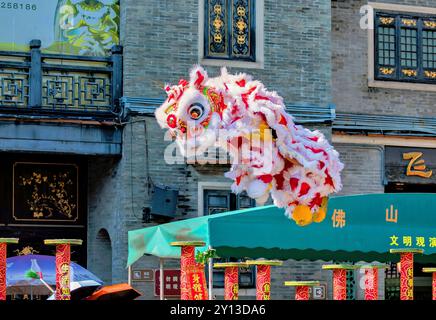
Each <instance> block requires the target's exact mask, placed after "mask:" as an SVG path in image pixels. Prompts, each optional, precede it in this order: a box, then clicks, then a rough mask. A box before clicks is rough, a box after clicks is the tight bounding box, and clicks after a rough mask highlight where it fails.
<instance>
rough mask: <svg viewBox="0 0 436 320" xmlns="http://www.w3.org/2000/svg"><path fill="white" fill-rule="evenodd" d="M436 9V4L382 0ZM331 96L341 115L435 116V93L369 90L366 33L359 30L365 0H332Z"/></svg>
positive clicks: (430, 2) (403, 0) (404, 0)
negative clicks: (342, 113) (360, 11)
mask: <svg viewBox="0 0 436 320" xmlns="http://www.w3.org/2000/svg"><path fill="white" fill-rule="evenodd" d="M380 2H383V3H395V4H401V5H411V6H424V7H433V8H434V7H436V1H434V0H428V1H417V0H415V1H407V0H383V1H380ZM331 3H332V95H333V103H334V104H336V107H337V111H338V112H347V113H363V114H383V115H386V114H392V115H394V114H396V115H410V116H434V101H435V99H436V92H425V91H412V90H398V89H381V88H368V41H367V39H368V38H367V30H363V29H361V28H360V25H359V22H360V19H361V14H360V13H359V10H360V8H361V6H363V5H366V4H367V3H368V2H367V1H364V0H332V1H331Z"/></svg>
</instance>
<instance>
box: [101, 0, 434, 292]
mask: <svg viewBox="0 0 436 320" xmlns="http://www.w3.org/2000/svg"><path fill="white" fill-rule="evenodd" d="M368 4H369V5H373V7H374V9H375V10H382V11H383V10H387V11H389V12H390V11H392V12H400V13H401V12H403V13H407V12H409V11H412V12H414V11H416V12H421V13H420V14H430V15H431V14H434V8H436V3H435V2H434V1H413V2H410V1H407V0H406V1H383V3H382V4H377V3H375V4H372V3H368V2H366V1H360V0H359V1H358V0H355V1H354V0H353V1H340V0H338V1H334V0H333V1H310V2H309V1H292V2H288V1H268V0H264V1H257V3H256V6H257V10H258V11H257V12H256V13H258V14H260V15H261V16H262V18H263V19H260V20H256V21H257V22H258V23H260V24H261V27H260V28H258V27H259V25H257V26H256V28H258V29H256V31H257V32H258V34H261V36H262V38H263V40H262V42H263V43H262V44H263V49H262V51H263V52H262V56H261V57H260V58H259V59H258V60H257V61H256V63H257V64H256V63H252V64H249V63H248V64H247V63H239V64H238V62H235V61H225V60H224V61H223V60H220V61H217V60H215V61H213V60H207V59H204V57H203V56H202V48H201V46H202V44H203V41H204V34H203V30H202V28H204V18H203V15H204V11H203V10H204V1H201V0H200V1H186V2H184V3H183V4H182V3H180V4H179V3H174V2H171V1H160V2H147V3H141V4H139V3H137V2H134V1H127V0H126V1H123V3H122V13H123V15H122V17H123V19H122V26H121V39H122V44H123V46H124V97H125V102H126V104H125V105H126V108H127V109H128V110H130V118H129V122H128V124H126V127H125V132H124V150H123V159H122V161H121V162H123V163H125V164H126V166H127V167H128V168H129V169H130V168H133V170H135V168H136V169H138V168H141V166H144V163H147V164H148V165H147V166H146V168H143V171H140V172H137V171H134V172H135V174H134V178H135V179H133V182H128V179H129V178H128V177H127V176H126V178H125V183H126V185H128V186H131V185H134V186H135V187H136V188H132V189H131V190H132V193H131V194H130V196H132V195H133V199H134V201H132V202H131V203H129V200H128V199H127V198H128V196H126V199H125V201H126V202H125V206H127V207H124V210H126V211H127V212H129V213H127V212H126V213H127V214H129V215H130V214H131V215H130V216H129V217H130V218H129V219H130V221H129V226H128V227H127V225H126V229H125V230H128V229H129V228H139V227H144V226H150V225H153V223H151V224H141V223H140V220H141V213H142V212H141V208H142V207H149V206H150V201H151V194H150V190H149V189H150V188H151V187H152V185H153V184H162V185H166V186H171V187H173V188H175V189H177V190H179V195H178V206H177V212H176V217H175V219H185V218H190V217H196V216H197V215H198V213H199V212H202V211H203V208H202V206H203V203H200V202H201V201H200V200H201V199H199V198H202V197H201V195H200V194H201V191H202V190H203V189H205V188H211V189H213V188H216V189H226V188H228V187H227V186H228V185H229V181H227V180H226V179H225V178H223V172H224V171H225V170H226V168H225V166H224V167H223V166H214V165H205V166H199V165H187V164H178V165H172V166H170V167H169V166H167V165H166V164H165V163H164V161H163V154H164V152H165V151H164V149H165V147H166V146H167V145H168V144H169V143H170V142H168V141H167V142H166V143H163V142H162V141H163V140H164V138H163V132H162V131H161V130H160V129H159V128H158V126H157V123H156V121H155V119H154V118H153V114H152V111H153V110H154V108H155V107H156V106H158V105H159V103H158V101H161V100H162V99H163V98H164V95H163V91H162V86H163V84H164V83H166V82H172V83H176V82H177V81H178V80H179V79H180V78H182V77H187V73H188V70H189V69H190V67H191V66H192V65H193V64H197V63H201V64H202V65H204V66H205V67H206V68H207V71H208V73H209V75H211V76H215V75H217V74H218V72H219V67H220V66H227V68H228V69H229V71H230V72H247V73H250V74H252V75H253V76H254V78H256V79H259V80H261V81H262V82H263V83H265V85H266V86H267V87H268V88H271V89H274V90H276V91H277V92H278V93H279V94H280V95H281V96H283V97H284V99H285V102H286V103H287V104H288V105H290V106H292V105H299V106H306V107H307V108H306V109H305V112H306V113H307V114H308V115H310V113H311V110H312V112H314V111H313V110H315V109H316V108H317V107H318V108H319V107H321V108H322V107H326V106H329V105H330V104H333V105H334V107H332V108H334V109H335V116H334V117H332V118H331V120H332V121H325V122H323V123H316V122H314V123H308V124H306V125H307V126H309V127H311V128H321V129H322V130H323V132H325V133H326V134H327V136H329V137H330V138H331V139H332V142H333V144H334V146H335V148H336V149H337V150H338V151H339V152H340V154H341V160H342V161H343V162H344V164H345V169H344V171H343V184H344V188H343V190H342V191H341V193H340V194H341V195H349V194H358V193H384V192H397V191H398V190H394V189H389V188H388V187H387V185H388V183H390V182H389V181H387V179H386V168H385V148H386V147H388V148H389V147H391V146H401V147H407V148H412V149H413V148H416V147H426V148H431V147H433V143H434V142H433V140H432V138H431V137H429V134H427V133H428V130H427V132H424V131H425V130H424V129H423V130H421V131H419V129H416V130H410V127H408V124H410V122H411V121H412V122H413V121H420V120H421V121H425V120H429V119H430V120H431V119H432V116H433V113H434V111H433V109H432V102H433V101H434V95H435V93H434V92H433V91H434V90H433V89H432V87H431V86H430V87H429V86H428V85H427V86H426V85H423V84H414V85H412V87H413V89H414V90H405V89H404V87H402V86H407V85H408V84H407V82H403V83H400V85H398V83H397V82H395V81H392V82H387V81H384V83H380V82H378V83H376V84H374V79H371V72H370V69H371V68H374V66H373V65H371V63H370V62H368V59H369V56H370V55H371V50H374V48H373V47H371V45H370V44H369V43H370V42H371V40H370V41H368V39H371V38H370V37H371V35H370V33H369V31H368V29H367V28H366V27H365V25H363V27H362V19H364V18H365V15H366V14H368V11H367V10H368V9H367V7H365V6H367V5H368ZM398 5H399V6H398ZM259 8H260V9H259ZM380 8H381V9H380ZM426 8H427V9H428V10H426ZM372 18H373V17H372ZM372 18H370V19H372ZM257 19H258V17H257ZM372 37H374V35H373V36H372ZM257 49H258V48H257ZM139 70H140V71H139ZM376 82H377V81H376ZM409 87H410V86H409ZM290 110H291V111H290V112H291V113H292V110H295V109H292V108H291V109H290ZM295 115H296V117H297V119H298V116H299V114H298V112H296V114H295ZM386 117H387V118H386ZM408 117H409V118H408ZM408 119H409V120H408ZM429 125H431V124H429ZM411 131H412V134H411ZM132 133H133V134H132ZM424 136H425V138H423V137H424ZM141 139H144V140H141ZM129 146H130V147H129ZM132 155H138V157H135V156H132ZM406 165H407V163H406ZM123 175H124V173H123ZM130 179H132V178H130ZM389 185H391V184H389ZM199 188H200V192H199ZM203 191H204V190H203ZM109 205H110V204H108V206H109ZM132 208H134V210H132ZM108 212H110V210H109V211H108ZM135 220H136V222H135ZM108 221H110V220H108ZM135 223H136V225H135ZM96 225H98V223H96ZM117 227H119V226H117ZM97 229H98V228H97ZM123 237H124V236H123ZM123 241H125V239H124V240H123ZM123 246H125V242H124V244H123ZM96 250H97V248H96ZM117 256H118V257H120V256H123V254H120V253H117ZM321 264H322V262H307V261H306V262H305V261H292V260H290V261H286V262H285V265H284V267H282V268H277V269H276V270H274V272H273V280H272V298H274V299H288V298H289V296H290V295H291V294H292V291H291V290H289V289H287V288H284V287H283V286H282V282H283V281H284V280H285V279H287V278H289V277H295V278H296V279H308V278H316V279H321V280H322V281H324V282H325V284H326V285H327V296H328V297H331V283H330V275H329V274H326V273H325V272H321V268H320V265H321ZM157 267H158V261H157V260H156V259H154V258H152V257H144V259H142V260H141V261H140V262H138V263H136V264H135V265H134V269H156V268H157ZM166 267H168V268H172V267H173V268H177V261H167V262H166ZM125 272H126V271H125V270H124V275H125ZM384 278H385V275H384V274H383V273H381V274H380V280H381V281H380V284H381V285H380V287H379V291H380V292H379V294H380V298H382V299H383V298H384V295H385V288H384V283H385V282H384ZM419 281H420V280H419ZM422 281H423V282H425V281H426V280H422ZM360 282H361V275H360V274H359V273H358V272H356V274H355V275H354V283H355V286H354V287H355V290H354V291H355V293H354V296H355V298H357V299H362V298H363V297H362V290H361V284H360ZM134 284H135V285H136V286H137V287H138V288H139V289H140V290H141V291H142V292H143V294H144V298H146V299H150V298H156V297H155V295H154V287H153V283H150V282H137V283H135V282H134ZM221 291H222V290H221ZM221 291H220V289H218V290H217V295H218V297H219V295H220V292H221ZM241 294H242V296H243V297H245V298H250V297H253V296H254V290H253V289H246V290H245V289H244V290H242V292H241Z"/></svg>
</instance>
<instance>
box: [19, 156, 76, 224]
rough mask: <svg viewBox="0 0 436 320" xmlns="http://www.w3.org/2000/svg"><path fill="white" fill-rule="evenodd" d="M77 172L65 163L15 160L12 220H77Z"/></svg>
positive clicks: (73, 166) (74, 167) (72, 166)
mask: <svg viewBox="0 0 436 320" xmlns="http://www.w3.org/2000/svg"><path fill="white" fill-rule="evenodd" d="M77 171H78V170H77V167H76V166H75V165H68V164H65V165H64V164H39V163H31V164H30V163H20V162H18V163H15V165H14V199H13V200H14V218H15V220H17V221H76V220H77V217H78V214H77V207H78V202H77V201H78V185H77V183H78V182H77V177H78V172H77Z"/></svg>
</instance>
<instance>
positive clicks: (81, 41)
mask: <svg viewBox="0 0 436 320" xmlns="http://www.w3.org/2000/svg"><path fill="white" fill-rule="evenodd" d="M119 25H120V5H119V0H10V1H1V2H0V30H2V32H0V50H4V51H28V50H29V42H30V40H32V39H39V40H41V43H42V48H41V49H42V51H43V52H45V53H61V54H73V55H87V56H106V55H108V54H109V53H110V49H111V47H112V46H113V45H117V44H119Z"/></svg>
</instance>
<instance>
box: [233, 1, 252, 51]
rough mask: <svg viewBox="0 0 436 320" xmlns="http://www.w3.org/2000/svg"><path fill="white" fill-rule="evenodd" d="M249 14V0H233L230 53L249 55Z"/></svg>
mask: <svg viewBox="0 0 436 320" xmlns="http://www.w3.org/2000/svg"><path fill="white" fill-rule="evenodd" d="M250 16H251V12H250V0H235V1H234V2H233V28H232V30H233V41H232V42H233V43H232V53H233V54H234V55H235V56H238V57H241V56H247V57H248V56H250V28H249V25H250V19H251V17H250Z"/></svg>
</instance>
